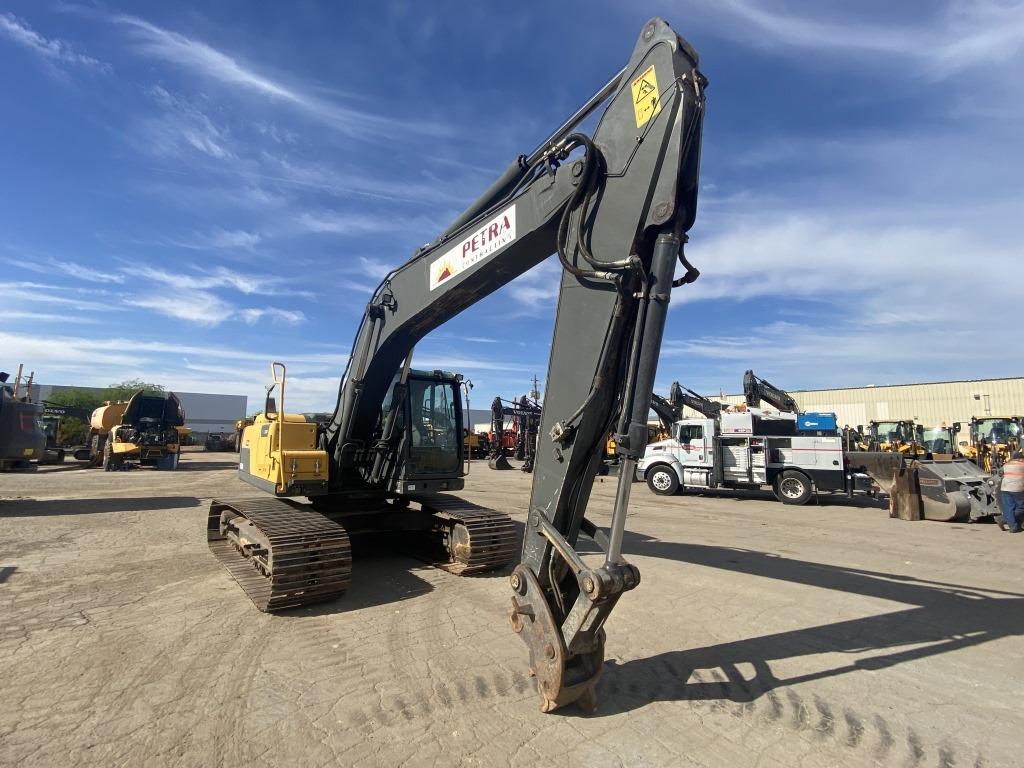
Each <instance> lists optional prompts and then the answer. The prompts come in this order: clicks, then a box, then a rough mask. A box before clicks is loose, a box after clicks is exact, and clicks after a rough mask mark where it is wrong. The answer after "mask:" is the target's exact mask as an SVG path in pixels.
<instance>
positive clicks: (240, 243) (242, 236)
mask: <svg viewBox="0 0 1024 768" xmlns="http://www.w3.org/2000/svg"><path fill="white" fill-rule="evenodd" d="M262 239H263V238H262V236H260V235H259V234H258V233H256V232H246V231H245V230H241V229H235V230H224V229H218V230H216V231H215V232H213V234H211V235H210V244H211V245H213V246H214V247H215V248H253V247H255V246H257V245H259V243H260V241H261V240H262Z"/></svg>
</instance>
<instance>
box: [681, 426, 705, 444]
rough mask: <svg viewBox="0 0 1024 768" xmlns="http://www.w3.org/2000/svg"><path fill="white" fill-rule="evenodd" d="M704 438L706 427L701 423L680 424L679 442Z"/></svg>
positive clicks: (689, 441)
mask: <svg viewBox="0 0 1024 768" xmlns="http://www.w3.org/2000/svg"><path fill="white" fill-rule="evenodd" d="M703 438H704V427H703V426H702V425H700V424H680V425H679V438H678V440H679V442H681V443H692V442H693V441H694V440H702V439H703Z"/></svg>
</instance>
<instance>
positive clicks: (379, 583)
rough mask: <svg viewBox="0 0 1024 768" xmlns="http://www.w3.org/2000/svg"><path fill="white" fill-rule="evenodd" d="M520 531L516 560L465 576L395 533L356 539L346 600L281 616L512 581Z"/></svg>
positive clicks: (323, 613) (328, 612)
mask: <svg viewBox="0 0 1024 768" xmlns="http://www.w3.org/2000/svg"><path fill="white" fill-rule="evenodd" d="M512 522H513V525H514V526H515V529H516V548H515V556H514V558H513V561H512V562H510V563H509V564H507V565H505V566H502V567H501V568H495V569H494V570H490V571H484V572H482V573H474V574H469V575H465V576H457V575H455V574H450V573H445V572H444V571H443V569H440V568H438V567H437V566H435V565H431V564H430V562H429V560H428V559H424V558H421V557H419V556H418V555H417V554H414V552H416V550H417V549H419V548H418V547H417V546H416V545H415V544H414V543H412V542H411V541H404V540H403V539H402V538H401V536H400V535H395V534H386V533H379V534H360V535H356V536H352V538H351V540H352V582H351V584H350V586H349V588H348V592H346V593H345V594H344V595H343V596H342V597H340V598H338V599H337V600H334V601H332V602H329V603H322V604H319V605H313V606H309V607H307V608H297V609H295V610H289V611H282V612H281V613H280V614H279V615H280V616H284V617H287V616H292V617H303V616H329V615H332V614H344V613H348V612H350V611H357V610H359V609H361V608H371V607H373V606H377V605H387V604H389V603H399V602H401V601H403V600H410V599H412V598H415V597H419V596H420V595H424V594H427V593H428V592H432V591H433V590H434V589H444V588H445V585H446V584H448V583H451V584H452V585H453V586H454V585H455V583H456V580H458V579H489V578H501V579H505V578H508V576H509V574H511V573H512V569H513V568H514V567H515V564H516V563H517V562H518V561H519V551H520V550H521V549H522V541H523V531H524V530H525V527H526V526H525V525H524V524H523V523H522V522H520V521H518V520H513V521H512ZM420 571H422V572H427V571H435V572H439V575H440V581H439V583H438V584H436V585H435V584H433V583H431V582H429V581H427V580H426V579H424V578H423V577H421V576H420V575H419V573H418V572H420Z"/></svg>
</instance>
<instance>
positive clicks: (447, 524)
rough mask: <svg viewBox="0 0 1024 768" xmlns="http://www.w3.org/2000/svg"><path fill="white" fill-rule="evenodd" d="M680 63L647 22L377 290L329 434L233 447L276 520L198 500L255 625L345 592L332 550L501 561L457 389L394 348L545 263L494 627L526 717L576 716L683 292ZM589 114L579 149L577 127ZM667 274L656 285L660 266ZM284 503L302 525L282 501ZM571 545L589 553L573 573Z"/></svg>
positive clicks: (688, 93) (500, 541) (403, 347)
mask: <svg viewBox="0 0 1024 768" xmlns="http://www.w3.org/2000/svg"><path fill="white" fill-rule="evenodd" d="M706 83H707V81H706V80H705V78H704V76H703V75H702V74H701V73H700V71H699V70H698V58H697V54H696V52H695V51H694V50H693V48H691V47H690V45H689V44H688V43H687V42H686V41H685V40H683V39H682V38H681V37H679V36H678V35H677V34H676V33H675V32H674V31H673V30H672V29H671V28H670V27H669V26H668V24H666V23H665V22H664V21H662V20H661V19H657V18H655V19H652V20H650V21H649V22H648V23H647V24H646V25H644V27H643V30H642V32H641V34H640V37H639V39H638V41H637V43H636V46H635V48H634V50H633V53H632V55H631V57H630V59H629V62H628V64H627V65H626V66H625V68H623V69H622V70H621V71H620V72H619V73H618V74H617V75H616V76H615V77H614V78H612V79H611V81H609V82H608V83H607V84H606V85H605V86H604V87H603V88H602V89H601V90H600V91H599V92H598V93H596V94H595V95H594V96H593V97H592V98H591V99H590V100H589V101H588V102H587V103H586V104H584V105H583V106H582V107H581V108H580V109H579V110H578V111H577V112H576V113H575V114H574V115H572V116H571V117H570V118H569V119H568V120H567V121H566V122H565V123H564V124H563V125H562V126H561V127H560V128H559V129H558V130H557V131H556V132H555V133H554V134H553V135H552V136H551V138H550V139H548V140H547V141H546V142H545V143H544V144H542V145H541V146H540V147H539V148H538V149H537V150H536V151H535V152H533V154H531V155H529V156H520V157H519V158H518V159H517V160H516V161H515V162H514V163H512V165H511V166H510V167H509V168H508V169H507V170H506V171H505V173H504V174H503V175H502V176H501V177H500V178H499V179H498V180H497V181H495V182H494V184H492V186H491V187H490V188H489V189H488V190H487V191H486V192H484V193H483V195H481V196H480V197H479V198H478V199H477V200H476V201H475V202H474V203H473V204H472V205H470V206H469V208H467V209H466V211H464V212H463V213H462V214H461V215H460V216H459V217H458V218H457V219H456V220H455V221H454V222H453V223H452V224H451V225H450V226H449V227H448V229H446V230H445V231H444V232H443V233H442V234H441V235H440V236H439V237H438V238H437V239H436V240H434V241H433V242H432V243H430V244H429V245H426V246H424V247H423V248H421V249H419V250H418V251H417V252H416V253H415V254H414V255H413V257H412V258H411V259H410V260H409V261H408V262H406V263H405V264H403V265H402V266H400V267H398V268H396V269H395V270H394V271H392V272H391V273H390V274H388V275H387V276H386V277H385V278H384V279H383V280H382V282H381V283H380V286H379V287H378V288H377V290H376V292H375V293H374V295H373V298H372V299H371V300H370V302H369V304H368V305H367V307H366V312H365V314H364V316H363V319H362V322H361V324H360V326H359V330H358V332H357V334H356V339H355V342H354V345H353V348H352V354H351V356H350V359H349V362H348V365H347V368H346V371H345V375H344V377H343V379H342V383H341V386H340V391H339V396H338V403H337V405H336V407H335V410H334V413H333V415H332V417H331V419H330V421H329V422H328V423H327V424H326V425H324V426H319V425H316V424H310V423H307V422H306V421H305V419H303V418H301V417H300V416H298V415H294V416H293V415H289V414H287V413H285V410H284V388H285V375H284V374H285V371H284V366H282V365H280V364H275V365H274V366H273V370H274V381H275V383H274V385H272V388H273V387H278V388H279V389H278V396H279V397H280V400H281V404H280V409H278V408H277V404H276V402H275V401H274V399H272V398H271V396H270V392H269V391H268V397H267V403H266V405H267V407H266V409H265V413H264V414H263V415H262V416H260V417H258V418H257V420H256V423H255V424H253V425H252V426H250V427H247V428H246V430H245V435H244V437H243V440H242V446H241V451H240V460H239V467H240V469H239V472H240V475H241V477H242V478H243V479H244V480H247V481H248V482H250V483H252V484H254V485H256V486H257V487H259V488H261V489H263V490H266V491H269V492H270V493H272V494H274V496H275V497H276V498H262V499H251V498H250V499H215V500H214V501H213V502H212V504H211V507H210V515H209V521H208V526H207V534H208V536H207V537H208V540H209V544H210V547H211V550H212V551H213V552H214V554H216V555H217V557H218V558H219V559H220V560H221V561H222V562H223V563H224V565H225V566H226V567H227V568H228V570H229V571H230V572H231V574H232V576H234V578H235V579H236V581H238V583H239V585H240V586H242V588H243V589H244V590H245V591H246V592H247V593H248V594H249V596H250V597H251V598H252V599H253V601H254V602H255V603H256V604H257V606H258V607H260V608H261V609H263V610H276V609H281V608H287V607H292V606H296V605H304V604H307V603H310V602H313V601H316V600H325V599H330V598H333V597H336V596H338V595H340V594H341V593H342V592H344V590H345V588H346V587H347V585H348V581H349V578H350V574H351V554H350V548H349V539H348V535H349V533H361V532H365V531H396V532H403V533H405V534H407V535H408V534H418V535H419V536H420V537H421V538H422V539H423V540H425V541H426V542H427V543H428V544H429V545H430V546H432V547H433V552H434V556H435V558H436V562H437V563H438V565H440V566H441V567H444V568H446V569H447V570H450V571H452V572H455V573H472V572H476V571H480V570H484V569H487V568H494V567H499V566H503V565H505V564H507V563H508V562H509V561H510V560H512V558H513V555H514V546H515V527H514V525H513V524H512V521H511V520H510V518H508V516H506V515H504V514H502V513H500V512H497V511H495V510H489V509H485V508H482V507H479V506H477V505H474V504H471V503H469V502H467V501H464V500H462V499H459V498H457V497H455V496H452V495H450V493H449V492H451V491H457V490H459V489H461V488H462V486H463V481H462V474H463V464H462V451H463V440H462V416H461V401H460V397H459V378H460V377H458V376H457V375H455V374H449V373H445V372H443V371H433V372H424V371H416V370H414V369H413V368H412V365H411V363H412V353H413V349H414V347H415V345H416V344H417V342H419V340H420V339H422V338H423V337H424V336H425V335H426V334H428V333H429V332H430V331H431V330H432V329H434V328H436V327H438V326H439V325H441V324H442V323H444V322H446V321H447V320H449V319H451V318H452V317H453V316H455V315H457V314H458V313H460V312H461V311H463V310H464V309H466V308H467V307H469V306H471V305H472V304H474V303H475V302H477V301H479V300H480V299H482V298H484V297H485V296H487V295H488V294H490V293H492V292H494V291H496V290H497V289H499V288H501V287H502V286H504V285H506V284H507V283H509V282H510V281H511V280H513V279H514V278H516V277H518V276H519V275H521V274H523V273H524V272H526V271H527V270H529V269H530V268H531V267H533V266H535V265H537V264H539V263H540V262H541V261H543V260H544V259H546V258H547V257H548V256H550V255H551V254H552V253H557V254H558V258H559V261H560V263H561V265H562V268H563V269H562V278H561V284H560V290H559V298H558V311H557V317H556V321H555V330H554V338H553V341H552V345H551V357H550V362H549V366H548V378H547V387H546V398H545V402H544V409H543V414H542V416H541V426H540V440H539V444H538V450H537V455H536V458H535V465H534V472H533V484H532V491H531V496H530V504H529V511H528V514H527V520H526V527H525V531H524V536H523V544H522V554H521V559H520V562H519V563H518V565H516V566H515V569H514V570H513V572H512V574H511V577H510V581H511V586H512V592H513V594H512V602H511V620H512V625H513V629H514V630H515V631H516V632H517V633H518V634H519V635H520V636H521V638H522V639H523V640H524V641H525V642H526V645H527V648H528V650H529V657H530V660H529V663H530V667H531V669H532V671H533V673H534V674H535V675H536V677H537V681H538V688H539V691H540V694H541V708H542V710H544V711H551V710H554V709H556V708H558V707H561V706H564V705H567V704H570V703H573V702H576V703H578V704H579V705H580V706H581V707H582V708H584V709H592V708H593V707H594V706H595V703H596V702H595V698H594V695H595V694H594V687H595V685H596V683H597V680H598V678H599V676H600V673H601V668H602V665H603V662H604V644H605V631H604V624H605V621H606V620H607V618H608V616H609V614H610V613H611V611H612V609H613V608H614V606H615V604H616V602H617V601H618V599H619V598H620V597H621V595H622V594H623V593H624V592H626V591H628V590H630V589H633V588H634V587H636V586H637V584H638V583H639V580H640V575H639V572H638V570H637V569H636V567H635V566H633V565H630V564H629V563H627V562H626V560H625V559H624V558H623V556H622V542H623V534H624V529H625V522H626V510H627V506H628V503H629V495H630V487H631V481H632V478H633V475H634V471H635V468H636V464H637V461H638V460H639V459H640V457H641V456H642V455H643V452H644V447H645V444H646V441H647V414H648V409H649V408H650V405H651V394H652V389H653V384H654V375H655V371H656V367H657V361H658V356H659V352H660V348H661V340H662V334H663V331H664V325H665V317H666V313H667V311H668V303H669V297H670V294H671V291H672V288H673V287H677V286H679V285H681V284H683V283H685V282H691V281H692V280H693V279H695V277H696V275H697V271H696V270H695V269H693V268H692V267H691V266H690V265H689V263H688V262H687V261H686V259H685V257H684V255H683V244H684V243H685V242H686V240H687V236H686V233H687V231H688V230H689V229H690V227H691V226H692V225H693V222H694V216H695V211H696V203H697V188H698V174H699V160H700V144H701V128H702V124H703V115H704V104H705V99H704V89H705V86H706ZM605 103H606V104H607V105H606V106H605V109H604V112H603V114H602V116H601V118H600V120H599V121H598V123H597V127H596V129H595V131H594V133H593V136H588V135H586V134H584V133H582V132H580V131H579V130H578V129H579V125H580V123H581V122H582V121H583V120H584V119H585V118H587V117H588V116H589V115H591V114H592V113H593V112H594V111H595V110H596V109H597V108H598V107H599V106H601V105H603V104H605ZM677 261H678V262H681V263H682V264H683V266H684V267H685V268H686V273H685V275H684V276H683V277H681V278H679V279H674V274H675V265H676V263H677ZM610 431H613V432H614V434H615V440H616V445H617V452H618V453H619V454H620V459H621V462H622V464H623V468H622V470H621V471H620V473H619V478H620V479H619V484H618V487H617V491H616V495H615V501H614V507H613V510H612V518H611V525H610V529H609V531H608V532H607V534H606V533H605V532H604V531H600V530H598V529H597V527H596V526H595V525H594V524H593V523H592V522H590V521H589V520H587V519H586V518H585V516H584V513H585V511H586V507H587V503H588V500H589V498H590V493H591V489H592V486H593V482H594V477H595V475H596V474H597V472H598V469H599V465H600V462H601V450H600V449H601V445H602V443H603V442H604V439H605V436H606V435H607V434H608V433H609V432H610ZM296 496H305V497H308V499H309V500H310V502H311V503H309V504H303V503H297V502H294V501H290V500H288V497H296ZM581 533H583V534H585V535H586V536H588V537H590V538H591V539H593V540H594V541H595V542H597V543H598V544H599V545H600V546H601V548H602V549H603V550H604V558H603V562H602V563H601V564H599V565H594V564H590V563H587V562H585V561H584V560H583V559H582V558H581V557H580V555H579V554H578V553H577V551H576V549H575V544H576V542H577V539H578V537H579V535H580V534H581Z"/></svg>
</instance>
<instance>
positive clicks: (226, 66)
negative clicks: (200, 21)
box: [111, 15, 448, 138]
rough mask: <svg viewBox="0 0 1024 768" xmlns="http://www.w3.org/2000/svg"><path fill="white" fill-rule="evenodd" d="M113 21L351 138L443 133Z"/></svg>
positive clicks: (163, 51) (168, 55) (159, 49)
mask: <svg viewBox="0 0 1024 768" xmlns="http://www.w3.org/2000/svg"><path fill="white" fill-rule="evenodd" d="M111 18H112V20H113V21H114V22H116V23H118V24H120V25H122V26H124V27H127V28H128V29H129V30H130V33H131V35H132V37H133V38H134V39H135V40H136V42H137V45H138V49H139V51H140V52H142V53H143V54H145V55H147V56H151V57H153V58H157V59H161V60H163V61H167V62H170V63H172V64H175V65H177V66H179V67H182V68H184V69H187V70H189V71H191V72H192V73H194V74H198V75H200V76H202V77H205V78H208V79H210V80H214V81H217V82H220V83H222V84H225V85H228V86H231V87H234V88H237V89H239V90H243V91H247V92H249V93H254V94H258V95H260V96H265V97H267V98H269V99H271V100H273V101H277V102H282V103H285V104H289V105H291V106H292V107H294V108H296V109H298V110H299V111H301V112H302V113H303V114H305V115H306V116H308V117H310V118H312V119H315V120H317V121H319V122H322V123H325V124H327V125H330V126H331V127H333V128H335V129H337V130H339V131H341V132H343V133H345V134H347V135H350V136H361V137H373V138H376V137H381V136H385V137H390V138H396V137H411V136H420V137H422V136H440V135H445V134H446V133H447V132H448V131H447V129H445V128H444V127H442V126H439V125H436V124H433V123H430V122H428V121H423V120H416V121H407V120H397V119H392V118H388V117H384V116H381V115H376V114H373V113H370V112H366V111H363V110H359V109H355V108H352V107H346V106H342V105H340V104H337V103H334V102H330V101H327V100H325V99H322V98H320V97H319V96H315V95H313V94H312V93H309V92H308V91H306V90H303V89H302V88H300V87H298V86H295V85H290V84H286V83H284V82H282V81H280V80H276V79H274V78H272V77H269V76H267V75H263V74H260V73H259V72H257V71H256V70H255V69H253V68H251V67H248V66H246V65H244V64H242V63H241V62H239V61H238V60H237V59H235V58H234V57H233V56H229V55H228V54H226V53H223V52H221V51H219V50H217V49H216V48H213V47H212V46H210V45H207V44H206V43H203V42H201V41H199V40H195V39H193V38H190V37H188V36H186V35H183V34H181V33H178V32H172V31H171V30H167V29H164V28H162V27H159V26H157V25H155V24H152V23H150V22H148V21H145V20H143V19H140V18H138V17H135V16H129V15H116V16H112V17H111Z"/></svg>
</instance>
